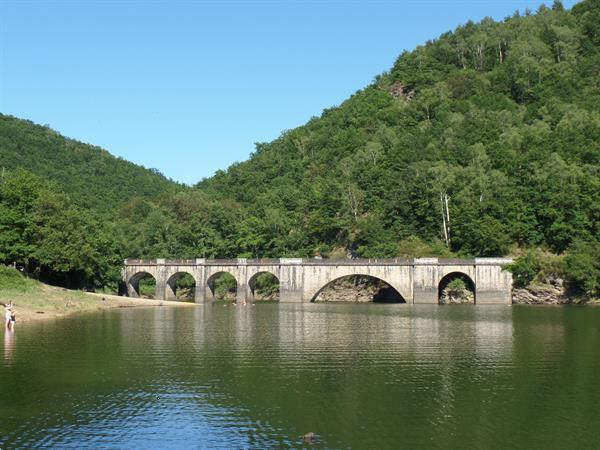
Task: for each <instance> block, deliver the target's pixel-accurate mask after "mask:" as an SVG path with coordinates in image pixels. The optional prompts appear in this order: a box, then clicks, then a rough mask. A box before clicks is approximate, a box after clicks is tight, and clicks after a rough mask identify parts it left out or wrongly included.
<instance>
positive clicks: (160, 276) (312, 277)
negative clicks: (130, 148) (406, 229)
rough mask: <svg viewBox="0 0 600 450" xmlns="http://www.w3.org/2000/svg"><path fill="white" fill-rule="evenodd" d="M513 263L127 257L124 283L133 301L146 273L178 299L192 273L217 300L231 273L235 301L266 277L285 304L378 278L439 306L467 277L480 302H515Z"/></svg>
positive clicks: (410, 299)
mask: <svg viewBox="0 0 600 450" xmlns="http://www.w3.org/2000/svg"><path fill="white" fill-rule="evenodd" d="M510 262H512V260H510V259H507V258H475V259H441V258H415V259H347V260H328V259H302V258H280V259H231V260H211V259H204V258H202V259H185V260H166V259H160V258H159V259H154V260H136V259H126V260H125V265H124V268H123V279H124V281H125V284H126V286H127V294H128V295H129V296H130V297H138V296H139V289H138V287H139V281H140V279H141V278H142V277H144V276H145V275H146V274H150V275H151V276H152V277H154V279H155V280H156V294H155V297H156V298H158V299H163V300H169V299H174V298H175V291H176V283H177V279H178V278H179V277H180V276H181V275H183V274H189V275H191V276H192V277H193V278H194V280H195V282H196V289H195V301H196V302H197V303H205V302H210V301H212V300H214V295H213V291H212V289H211V280H212V279H214V277H215V276H216V275H218V274H220V273H223V272H225V273H229V274H231V275H233V277H234V278H235V279H236V280H237V294H236V302H245V301H250V300H252V298H253V292H252V283H253V280H254V279H255V277H256V276H257V275H258V274H261V273H265V272H267V273H271V274H273V275H274V276H275V277H277V279H278V280H279V296H280V302H282V303H284V302H286V303H293V302H310V301H312V300H313V299H314V298H315V296H316V295H317V294H318V293H319V292H320V291H321V290H322V289H323V288H324V287H325V286H327V285H328V284H329V283H331V282H332V281H334V280H336V279H339V278H342V277H346V276H350V275H366V276H371V277H374V278H378V279H380V280H382V281H384V282H386V283H387V284H389V285H390V286H391V287H393V288H394V289H395V290H396V291H398V293H399V294H400V295H401V296H402V297H403V299H404V300H405V301H406V303H410V304H419V303H437V302H438V289H439V288H440V285H441V283H442V281H443V280H444V277H448V276H452V275H454V274H456V275H462V276H466V277H468V278H469V279H470V281H471V282H472V284H473V286H474V287H475V302H476V303H478V304H510V303H511V286H512V275H511V273H510V272H508V271H506V270H504V269H503V267H504V265H506V264H508V263H510Z"/></svg>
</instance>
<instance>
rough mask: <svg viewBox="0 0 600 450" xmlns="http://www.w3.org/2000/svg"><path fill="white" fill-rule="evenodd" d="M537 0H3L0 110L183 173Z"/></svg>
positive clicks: (198, 173) (224, 163)
mask: <svg viewBox="0 0 600 450" xmlns="http://www.w3.org/2000/svg"><path fill="white" fill-rule="evenodd" d="M548 3H549V4H551V1H549V2H548ZM563 3H564V5H565V6H566V7H571V6H572V5H573V4H574V3H575V2H574V1H564V2H563ZM540 4H541V2H540V1H529V0H519V1H518V0H497V1H495V0H490V1H475V0H469V1H467V0H462V1H460V0H459V1H442V0H437V1H435V0H424V1H402V2H401V1H372V2H360V1H328V2H327V1H296V2H283V1H282V2H276V1H257V2H250V1H248V2H242V1H144V2H142V1H117V0H112V1H111V0H106V1H75V0H73V1H27V0H19V1H14V0H2V1H0V112H2V113H5V114H11V115H14V116H17V117H20V118H25V119H29V120H32V121H34V122H37V123H40V124H48V125H50V126H51V127H52V128H54V129H56V130H58V131H59V132H60V133H61V134H63V135H65V136H68V137H72V138H74V139H78V140H80V141H83V142H88V143H91V144H94V145H98V146H100V147H103V148H105V149H107V150H108V151H110V152H111V153H112V154H114V155H118V156H121V157H123V158H125V159H128V160H130V161H133V162H135V163H137V164H141V165H144V166H146V167H152V168H157V169H159V170H160V171H161V172H162V173H164V174H165V175H167V176H169V177H171V178H173V179H175V180H178V181H181V182H185V183H189V184H192V183H195V182H197V181H199V180H200V179H202V178H203V177H208V176H210V175H212V174H213V173H214V172H215V171H216V170H218V169H225V168H227V167H228V166H229V165H230V164H231V163H233V162H235V161H243V160H245V159H247V158H248V156H249V155H250V153H251V152H252V151H253V150H254V142H265V141H270V140H272V139H274V138H276V137H277V136H279V134H280V133H281V132H282V131H284V130H286V129H291V128H294V127H296V126H299V125H302V124H303V123H304V122H306V121H307V120H308V119H309V118H310V117H312V116H318V115H320V113H321V111H322V110H323V109H324V108H329V107H331V106H335V105H338V104H339V103H341V102H342V101H343V100H344V99H346V98H347V97H348V96H350V95H351V94H353V93H354V92H356V91H357V90H358V89H361V88H362V87H364V86H366V85H367V84H369V83H370V82H371V81H372V80H373V78H374V76H375V75H377V74H379V73H381V72H383V71H386V70H388V69H390V68H391V66H392V64H393V63H394V61H395V59H396V58H397V56H398V55H399V54H400V53H401V52H402V50H405V49H406V50H411V49H413V48H414V47H415V46H417V45H419V44H422V43H424V42H425V41H426V40H428V39H433V38H435V37H437V36H439V35H440V34H441V33H443V32H445V31H448V30H452V29H454V28H455V27H456V26H457V25H460V24H463V23H465V22H466V21H468V20H469V19H471V20H480V19H482V18H483V17H485V16H491V17H493V18H495V19H502V18H504V17H505V16H508V15H511V14H512V13H513V12H514V11H515V10H517V9H518V10H520V11H524V10H525V8H530V9H531V10H533V11H535V10H536V9H537V7H538V6H539V5H540Z"/></svg>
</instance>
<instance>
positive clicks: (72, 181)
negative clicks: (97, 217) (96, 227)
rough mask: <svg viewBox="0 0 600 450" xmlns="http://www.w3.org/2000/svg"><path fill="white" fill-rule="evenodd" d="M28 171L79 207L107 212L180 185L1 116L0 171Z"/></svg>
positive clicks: (95, 149)
mask: <svg viewBox="0 0 600 450" xmlns="http://www.w3.org/2000/svg"><path fill="white" fill-rule="evenodd" d="M15 169H24V170H27V171H28V172H30V173H32V174H34V175H38V176H40V177H42V178H44V179H47V180H52V181H54V182H56V183H57V184H58V186H59V187H60V189H61V190H63V191H64V192H65V193H67V194H68V195H69V197H70V198H71V199H72V200H73V201H74V202H75V203H76V204H77V205H79V206H81V207H84V208H88V209H92V210H94V211H95V212H99V213H104V212H109V211H114V210H115V209H117V208H118V207H119V206H121V205H122V204H124V203H126V202H128V201H130V200H131V199H132V198H135V197H142V198H157V197H159V196H162V195H166V194H172V193H175V192H176V191H177V190H180V189H181V186H179V185H177V184H176V183H175V182H173V181H171V180H169V179H167V178H165V177H164V176H163V175H161V174H160V173H158V172H156V171H154V170H151V169H150V170H149V169H145V168H144V167H141V166H138V165H135V164H133V163H131V162H129V161H125V160H124V159H121V158H117V157H115V156H113V155H111V154H110V153H108V152H107V151H106V150H103V149H101V148H99V147H95V146H91V145H87V144H83V143H81V142H78V141H75V140H73V139H68V138H65V137H63V136H61V135H60V134H59V133H57V132H56V131H54V130H52V129H50V128H48V127H44V126H40V125H36V124H34V123H32V122H30V121H28V120H21V119H17V118H15V117H11V116H8V115H3V114H0V170H4V171H5V173H6V172H10V171H13V170H15Z"/></svg>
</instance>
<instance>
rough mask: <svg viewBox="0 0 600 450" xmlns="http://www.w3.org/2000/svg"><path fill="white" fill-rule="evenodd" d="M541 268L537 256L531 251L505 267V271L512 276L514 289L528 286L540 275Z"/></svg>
mask: <svg viewBox="0 0 600 450" xmlns="http://www.w3.org/2000/svg"><path fill="white" fill-rule="evenodd" d="M541 268H542V264H541V263H540V260H539V258H538V255H537V254H536V253H535V252H534V251H532V250H530V251H528V252H527V253H525V254H524V255H523V256H519V257H518V258H517V259H515V260H514V261H513V262H512V264H508V265H507V266H506V269H507V270H509V271H510V272H512V274H513V286H514V287H516V288H524V287H526V286H528V285H529V284H530V283H531V282H532V281H533V280H534V279H535V277H536V276H537V275H538V274H539V273H540V270H541Z"/></svg>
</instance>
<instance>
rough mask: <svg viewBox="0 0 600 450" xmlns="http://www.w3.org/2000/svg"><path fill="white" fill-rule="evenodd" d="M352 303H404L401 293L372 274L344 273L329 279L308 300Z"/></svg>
mask: <svg viewBox="0 0 600 450" xmlns="http://www.w3.org/2000/svg"><path fill="white" fill-rule="evenodd" d="M310 301H311V302H312V303H322V302H354V303H406V300H405V299H404V297H402V294H400V292H398V291H397V290H396V289H394V288H393V287H392V286H391V285H390V284H388V283H386V282H385V281H384V280H382V279H381V278H377V277H374V276H372V275H345V276H342V277H339V278H336V279H335V280H332V281H330V282H329V283H327V284H326V285H325V286H323V287H322V288H321V289H319V290H318V291H317V293H316V294H315V295H314V296H313V298H311V300H310Z"/></svg>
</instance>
